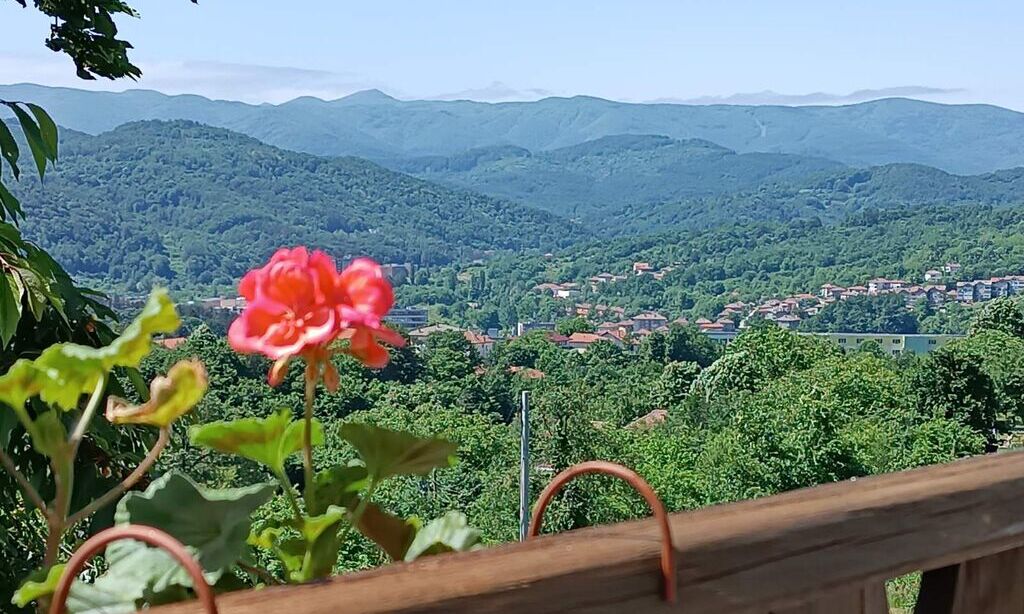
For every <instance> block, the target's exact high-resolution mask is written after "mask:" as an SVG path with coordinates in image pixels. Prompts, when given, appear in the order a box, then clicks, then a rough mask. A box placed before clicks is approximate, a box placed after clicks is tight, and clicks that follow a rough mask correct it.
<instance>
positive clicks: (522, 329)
mask: <svg viewBox="0 0 1024 614" xmlns="http://www.w3.org/2000/svg"><path fill="white" fill-rule="evenodd" d="M531 330H555V323H554V322H519V323H518V324H516V337H522V336H523V335H525V334H526V333H528V332H530V331H531Z"/></svg>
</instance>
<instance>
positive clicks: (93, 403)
mask: <svg viewBox="0 0 1024 614" xmlns="http://www.w3.org/2000/svg"><path fill="white" fill-rule="evenodd" d="M106 389H107V376H106V374H104V375H102V376H100V380H99V381H98V382H96V388H94V389H93V391H92V396H90V397H89V403H88V404H86V406H85V411H83V412H82V417H81V418H79V419H78V424H76V425H75V430H74V432H72V433H71V439H69V440H68V443H69V444H70V446H69V447H70V452H69V454H68V455H69V456H70V457H71V458H72V459H74V458H75V456H77V455H78V445H79V444H80V443H82V438H83V437H85V431H86V430H87V429H88V428H89V423H90V422H91V421H92V417H93V415H94V414H95V413H96V408H98V407H99V405H100V401H102V400H103V392H104V391H105V390H106Z"/></svg>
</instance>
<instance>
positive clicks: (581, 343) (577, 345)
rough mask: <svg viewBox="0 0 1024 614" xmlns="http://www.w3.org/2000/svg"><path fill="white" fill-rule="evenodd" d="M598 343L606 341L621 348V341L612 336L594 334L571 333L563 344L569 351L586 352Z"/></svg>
mask: <svg viewBox="0 0 1024 614" xmlns="http://www.w3.org/2000/svg"><path fill="white" fill-rule="evenodd" d="M599 341H606V342H608V343H613V344H615V345H617V346H619V347H622V341H620V340H619V339H618V338H616V337H614V336H612V335H595V334H594V333H573V334H571V335H569V338H568V339H567V340H566V342H565V347H567V348H569V349H571V350H579V351H584V352H585V351H586V350H587V349H588V348H590V346H592V345H594V344H595V343H597V342H599Z"/></svg>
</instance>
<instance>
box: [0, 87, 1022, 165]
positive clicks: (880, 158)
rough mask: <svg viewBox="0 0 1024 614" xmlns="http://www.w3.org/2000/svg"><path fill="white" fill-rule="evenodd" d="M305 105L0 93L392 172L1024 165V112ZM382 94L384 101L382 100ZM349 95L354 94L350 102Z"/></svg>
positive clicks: (86, 122) (606, 103) (101, 119)
mask: <svg viewBox="0 0 1024 614" xmlns="http://www.w3.org/2000/svg"><path fill="white" fill-rule="evenodd" d="M354 96H356V99H355V102H353V101H351V100H349V102H348V103H346V102H345V101H346V100H348V98H342V99H339V100H336V101H320V100H318V99H302V100H300V101H296V100H293V101H290V102H288V103H284V104H281V105H247V104H245V103H238V102H230V101H211V100H209V99H204V98H202V97H198V96H175V97H170V96H165V95H163V94H158V93H153V92H151V91H150V92H137V91H127V92H124V93H119V94H118V93H109V92H88V91H83V90H73V89H66V88H65V89H50V88H46V87H44V86H0V98H4V99H19V100H21V99H24V100H32V101H33V102H36V103H38V104H40V105H41V106H43V107H44V108H46V109H47V110H49V111H50V112H51V114H52V115H53V116H54V118H55V119H56V120H57V121H58V123H60V124H62V125H65V126H67V127H69V128H72V129H76V130H80V131H83V132H87V133H90V134H97V133H99V132H104V131H106V130H109V129H111V128H113V127H116V126H117V125H120V124H122V123H127V122H128V121H133V120H144V119H162V120H171V119H188V120H193V121H198V122H200V123H205V124H209V125H213V126H218V127H222V128H228V129H230V130H234V131H236V132H241V133H243V134H248V135H250V136H253V137H255V138H258V139H259V140H261V141H264V142H266V143H268V144H271V145H274V146H278V147H283V148H286V149H292V150H295V151H302V152H305V153H312V154H316V155H328V156H333V155H356V156H360V157H366V158H370V159H373V160H375V161H378V162H384V163H390V162H392V161H395V160H401V159H404V158H408V157H417V156H427V155H453V154H455V153H458V152H460V151H465V150H467V149H472V148H475V147H485V146H491V145H515V146H519V147H523V148H526V149H529V150H531V151H537V150H549V149H558V148H560V147H566V146H569V145H574V144H578V143H582V142H584V141H589V140H593V139H595V138H600V137H602V136H608V135H612V134H663V135H666V136H669V137H672V138H677V139H682V138H703V139H706V140H709V141H711V142H714V143H718V144H720V145H722V146H724V147H728V148H729V149H733V150H735V151H737V152H740V153H791V154H797V155H805V156H814V157H823V158H828V159H833V160H837V161H839V162H842V163H844V164H848V165H853V166H872V165H878V164H886V163H891V162H917V163H921V164H927V165H929V166H935V167H937V168H941V169H943V170H947V171H951V172H958V173H980V172H987V171H992V170H997V169H999V168H1010V167H1014V166H1020V165H1024V113H1018V112H1016V111H1011V110H1008V109H1003V108H1000V107H995V106H991V105H942V104H938V103H929V102H923V101H916V100H909V99H900V98H889V99H882V100H876V101H871V102H865V103H858V104H853V105H844V106H801V107H785V106H738V105H735V106H734V105H709V106H700V105H677V104H640V103H625V102H615V101H610V100H604V99H600V98H595V97H582V96H577V97H572V98H561V97H548V98H544V99H541V100H538V101H536V102H501V103H486V102H472V101H430V100H417V101H405V100H396V99H392V98H390V97H388V98H387V100H382V99H381V97H380V96H373V95H370V96H369V97H368V98H369V99H368V100H367V99H366V98H367V97H366V96H365V95H364V97H363V100H360V94H358V93H357V94H354ZM385 96H386V95H385ZM349 98H351V96H350V97H349Z"/></svg>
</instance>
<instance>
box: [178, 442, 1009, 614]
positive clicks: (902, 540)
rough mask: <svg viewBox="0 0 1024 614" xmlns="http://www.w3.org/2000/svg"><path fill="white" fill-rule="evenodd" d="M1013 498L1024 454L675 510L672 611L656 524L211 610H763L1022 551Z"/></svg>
mask: <svg viewBox="0 0 1024 614" xmlns="http://www.w3.org/2000/svg"><path fill="white" fill-rule="evenodd" d="M1022 492H1024V453H1003V454H996V455H989V456H985V457H979V458H973V459H969V460H964V461H959V462H956V463H951V464H948V465H943V466H936V467H928V468H924V469H918V470H914V471H908V472H903V473H898V474H891V475H885V476H876V477H872V478H865V479H859V480H856V481H850V482H844V483H839V484H830V485H826V486H820V487H817V488H811V489H805V490H801V491H795V492H791V493H786V494H783V495H778V496H775V497H769V498H764V499H759V500H754V501H745V502H740V503H735V504H730V505H721V506H715V507H711V508H707V509H703V510H699V511H695V512H687V513H680V514H674V515H673V516H672V531H673V537H674V545H675V548H676V549H677V551H678V554H679V556H678V561H679V566H678V579H679V601H678V603H677V604H675V605H673V606H670V605H667V604H664V603H662V602H661V601H660V599H659V597H658V595H659V588H658V581H659V580H658V578H659V575H658V531H657V528H656V526H655V524H654V523H653V521H651V520H641V521H635V522H628V523H622V524H618V525H613V526H606V527H593V528H589V529H584V530H580V531H574V532H571V533H566V534H562V535H557V536H546V537H541V538H539V539H537V540H533V541H531V542H527V543H524V544H512V545H507V546H502V547H498V548H492V549H489V550H484V551H479V552H472V553H467V554H459V555H445V556H439V557H433V558H428V559H424V560H423V561H419V562H416V563H413V564H407V565H406V564H403V565H393V566H389V567H385V568H381V569H377V570H373V571H369V572H365V573H359V574H353V575H349V576H345V577H341V578H335V579H333V580H330V581H325V582H322V583H319V584H314V585H308V586H302V587H280V588H271V589H264V590H259V591H247V592H242V593H235V594H230V595H225V596H223V597H221V598H219V599H218V604H219V606H220V608H221V612H222V613H223V614H236V613H241V612H260V613H265V614H328V613H330V614H336V613H342V612H353V613H371V612H498V611H500V612H525V613H527V614H543V613H547V612H552V613H553V612H592V613H596V612H629V613H631V614H635V613H639V612H661V611H666V612H667V611H674V612H685V613H688V614H697V613H708V614H711V613H715V614H723V613H748V612H749V613H751V614H764V613H765V612H770V611H777V610H780V611H785V610H786V608H794V607H799V606H802V605H804V604H807V603H808V602H811V603H813V602H814V601H815V600H819V601H820V599H824V598H828V597H829V596H830V595H836V594H841V593H843V592H844V591H847V592H848V591H850V590H855V591H856V590H860V588H859V587H864V586H868V585H871V584H872V583H874V584H876V585H877V583H879V582H882V581H884V580H885V579H887V578H891V577H894V576H898V575H902V574H904V573H907V572H910V571H915V570H919V569H934V568H938V567H942V566H946V565H951V564H956V563H959V562H961V561H965V560H970V559H975V558H979V557H983V556H988V555H992V554H995V553H998V552H1002V551H1005V550H1008V549H1012V548H1017V547H1019V546H1021V545H1024V497H1022V496H1021V493H1022ZM514 520H515V519H513V518H510V519H509V522H514ZM978 569H979V572H978V573H981V574H982V575H981V576H980V577H984V571H983V569H982V568H978ZM979 583H980V584H983V581H981V580H979V581H977V582H974V584H979ZM1018 583H1019V581H1018ZM974 584H971V586H974ZM980 584H979V585H980ZM971 590H973V589H971ZM979 590H980V589H979ZM875 595H876V598H877V593H876V594H875ZM872 603H873V604H874V605H873V606H872V607H877V601H874V602H872ZM159 611H160V612H161V613H165V614H173V613H185V612H190V613H191V612H198V611H199V610H198V608H197V606H196V605H194V604H181V605H176V606H171V607H168V608H161V609H160V610H159ZM812 611H813V610H812ZM867 611H871V610H867Z"/></svg>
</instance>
